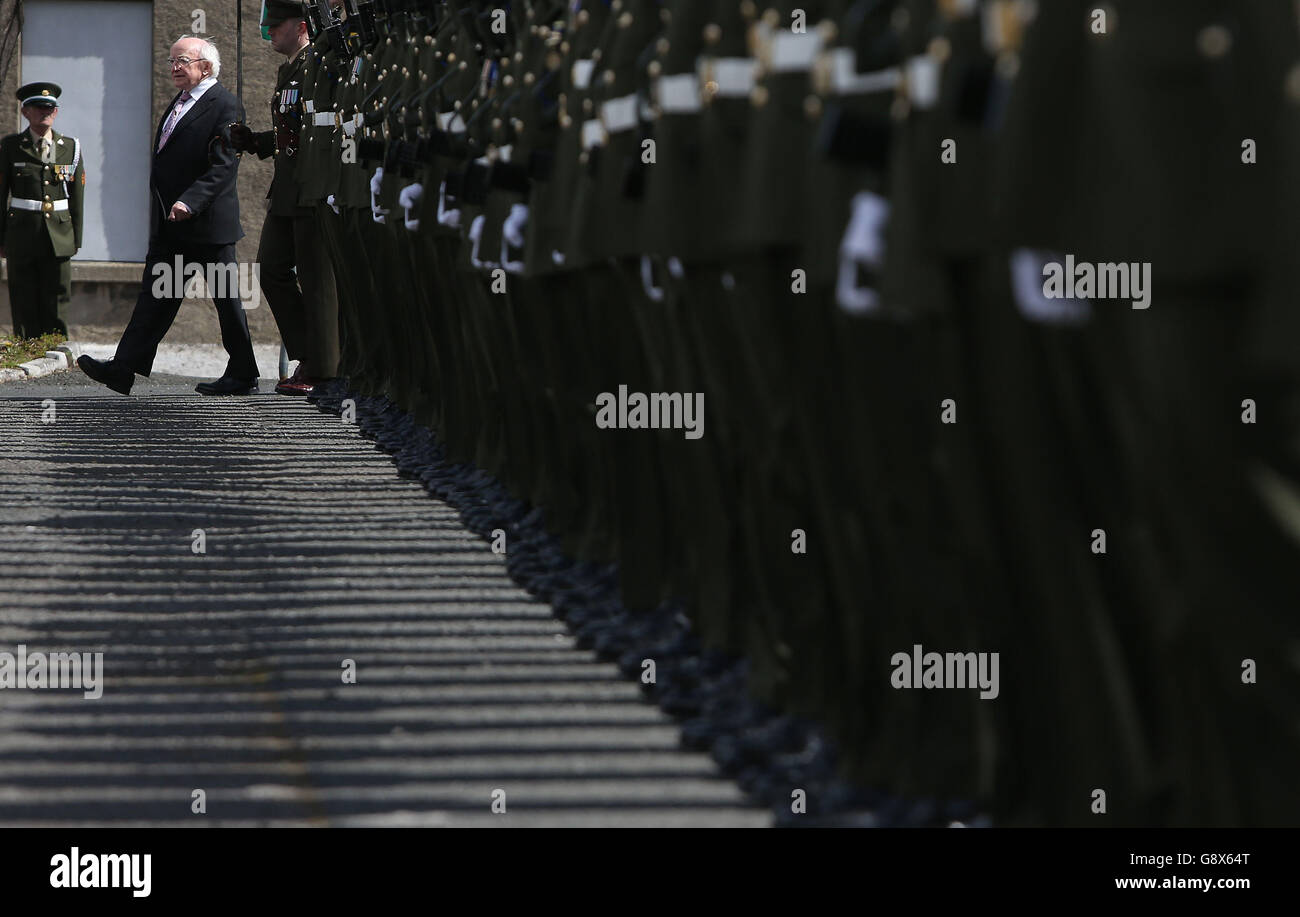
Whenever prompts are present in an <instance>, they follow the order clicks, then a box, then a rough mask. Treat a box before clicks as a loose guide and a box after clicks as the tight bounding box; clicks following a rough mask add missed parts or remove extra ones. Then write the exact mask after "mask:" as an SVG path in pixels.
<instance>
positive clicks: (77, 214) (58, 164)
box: [0, 129, 86, 337]
mask: <svg viewBox="0 0 1300 917" xmlns="http://www.w3.org/2000/svg"><path fill="white" fill-rule="evenodd" d="M49 141H50V144H51V154H50V156H49V160H50V161H49V162H45V161H43V160H42V158H41V154H40V152H39V151H38V148H37V144H36V141H35V139H34V138H33V136H32V133H31V131H30V130H25V131H23V132H22V133H20V134H10V135H9V136H8V137H5V138H4V139H3V140H0V202H2V203H3V204H4V205H5V206H4V208H3V209H0V249H2V250H3V252H4V255H5V257H6V258H7V259H8V262H9V302H10V307H11V309H12V311H13V321H14V333H15V334H16V335H18V336H20V337H35V336H39V335H41V334H47V333H49V332H54V331H58V332H60V333H62V334H67V333H68V328H67V325H65V324H64V321H63V318H62V316H61V315H60V314H59V313H60V306H61V305H62V304H63V303H65V302H67V299H68V295H69V292H70V290H71V281H72V265H71V260H70V259H71V258H72V256H73V255H74V254H76V252H77V250H78V249H79V248H81V227H82V215H83V206H82V201H83V199H84V197H85V190H86V187H85V186H86V171H85V164H84V162H83V157H82V151H81V144H80V143H79V142H78V141H77V139H76V138H75V137H68V136H65V135H63V134H60V133H59V132H58V131H55V130H53V129H51V130H50V132H49Z"/></svg>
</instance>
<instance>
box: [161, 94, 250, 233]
mask: <svg viewBox="0 0 1300 917" xmlns="http://www.w3.org/2000/svg"><path fill="white" fill-rule="evenodd" d="M178 98H180V93H179V92H178V93H177V94H176V95H175V96H173V97H172V101H171V104H170V105H168V106H167V111H166V113H164V115H163V118H162V120H161V121H159V122H158V129H157V130H156V131H155V132H154V137H153V148H154V150H155V151H156V152H155V153H154V156H153V170H152V172H151V174H150V176H149V190H150V205H149V237H150V240H151V242H152V240H153V239H155V238H157V237H158V236H159V234H160V233H161V234H162V236H163V237H164V238H166V239H167V241H168V242H169V243H171V244H170V246H169V247H171V248H173V249H181V248H185V247H186V246H187V245H190V244H199V245H226V244H230V243H233V242H237V241H239V240H240V239H242V238H243V237H244V229H243V227H242V226H241V225H240V224H239V197H238V195H237V194H236V193H235V173H236V171H237V169H238V166H239V163H238V160H237V159H236V158H235V153H234V151H233V150H232V149H231V148H230V145H229V144H228V143H226V144H222V143H220V142H219V141H218V140H217V138H218V136H221V135H223V134H225V131H226V129H227V128H228V126H229V125H230V124H231V123H232V122H235V121H238V122H241V123H242V122H243V120H244V107H243V106H242V105H241V104H240V103H239V100H238V99H236V98H235V97H234V96H233V95H232V94H231V93H230V92H229V91H228V90H226V88H225V87H224V86H222V85H221V84H220V83H215V84H213V85H212V86H211V87H210V88H209V89H208V90H207V91H206V92H204V93H203V95H201V96H200V97H199V100H198V101H197V102H195V103H194V105H193V107H192V108H190V110H189V111H187V112H186V113H185V116H184V117H183V118H181V120H180V121H179V122H178V123H177V125H176V127H175V128H174V129H173V130H172V135H171V137H170V138H169V139H168V140H167V145H166V146H165V147H163V148H162V149H161V150H158V141H159V139H161V137H162V129H163V125H164V124H166V123H167V116H168V114H170V113H171V110H172V106H173V105H175V104H176V100H177V99H178ZM177 201H180V202H181V203H182V204H184V205H185V206H186V207H189V208H190V210H191V211H193V213H194V216H192V217H190V218H189V219H188V220H178V221H176V222H174V223H168V222H167V214H168V213H170V212H171V208H172V204H174V203H175V202H177Z"/></svg>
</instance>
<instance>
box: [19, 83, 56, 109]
mask: <svg viewBox="0 0 1300 917" xmlns="http://www.w3.org/2000/svg"><path fill="white" fill-rule="evenodd" d="M62 94H63V89H62V88H61V87H60V86H59V84H57V83H28V84H27V85H26V86H20V87H19V88H18V92H17V93H15V95H17V96H18V101H19V102H21V103H22V104H23V105H39V106H41V107H42V108H58V107H59V96H60V95H62Z"/></svg>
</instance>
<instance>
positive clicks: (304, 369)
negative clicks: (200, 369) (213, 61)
mask: <svg viewBox="0 0 1300 917" xmlns="http://www.w3.org/2000/svg"><path fill="white" fill-rule="evenodd" d="M305 16H306V12H305V10H304V8H303V5H302V3H298V2H287V0H268V2H267V4H266V13H265V15H264V17H263V19H262V24H263V25H264V26H267V27H268V28H269V29H270V31H271V47H272V48H273V49H274V50H276V51H278V52H279V53H280V54H283V55H284V56H285V57H286V58H288V60H286V61H285V62H284V63H283V64H281V65H280V69H279V71H278V73H277V75H276V84H275V96H274V97H273V99H272V101H271V124H272V129H271V130H269V131H263V132H261V133H257V134H254V133H253V131H252V130H251V129H250V128H249V127H248V126H247V125H236V126H235V127H234V128H233V129H232V130H231V140H232V142H233V144H234V147H235V149H237V150H239V151H241V152H250V151H251V152H254V153H256V154H257V156H258V158H259V159H266V158H268V157H271V156H274V157H275V174H274V177H273V178H272V180H271V190H270V191H269V192H268V194H267V197H268V198H270V200H271V209H270V212H268V213H267V215H266V221H265V223H263V225H262V242H261V245H260V246H259V248H258V253H257V261H258V264H259V265H260V270H261V283H262V290H263V291H264V292H265V293H266V299H267V302H268V303H269V304H270V306H271V312H272V313H274V315H275V322H276V324H277V325H278V326H279V328H280V337H281V338H282V339H283V340H284V346H285V348H286V349H287V350H288V352H289V356H290V357H291V358H292V359H296V360H298V361H299V362H298V368H297V370H296V371H295V372H294V375H293V376H292V377H290V378H289V379H286V380H284V381H282V382H281V383H280V384H279V385H277V386H276V389H275V390H276V391H277V392H279V393H280V394H282V395H308V394H311V392H312V390H313V388H314V386H315V385H316V384H317V383H319V382H322V381H324V380H326V379H331V378H333V377H334V376H335V374H336V373H337V371H338V363H339V330H338V296H337V292H336V290H335V287H334V271H333V269H332V268H331V266H330V260H329V257H328V255H327V252H326V247H325V240H324V238H323V236H322V233H321V231H320V226H319V224H318V223H317V221H316V218H315V211H314V209H313V208H311V207H305V206H301V205H300V203H299V200H298V183H297V182H296V181H295V175H294V173H295V171H296V170H297V166H298V155H299V152H300V151H301V146H302V141H301V138H302V137H304V136H305V132H304V131H303V110H302V109H303V106H302V98H301V97H302V91H303V87H304V83H305V71H306V64H307V54H306V51H307V49H308V47H309V42H308V39H307V23H306V20H305ZM295 267H296V268H297V276H296V277H295V275H294V268H295Z"/></svg>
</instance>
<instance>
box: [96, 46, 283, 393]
mask: <svg viewBox="0 0 1300 917" xmlns="http://www.w3.org/2000/svg"><path fill="white" fill-rule="evenodd" d="M168 65H169V67H170V68H171V75H172V82H173V83H174V84H175V85H176V88H177V90H178V94H177V96H176V98H175V99H173V100H172V104H171V105H170V106H169V107H168V109H167V114H166V116H164V118H163V120H162V123H161V124H160V125H159V127H158V132H157V134H156V135H155V136H154V145H153V150H154V155H153V169H152V171H151V175H150V191H151V195H150V201H149V205H150V206H149V213H150V216H149V253H148V255H147V256H146V257H145V270H144V278H143V280H142V283H141V289H140V297H139V299H137V300H136V304H135V312H134V313H132V315H131V321H130V323H128V325H127V327H126V331H124V332H123V333H122V340H121V341H120V342H119V343H118V345H117V353H116V355H115V356H114V357H113V359H112V360H109V361H108V362H107V363H101V362H100V361H98V360H95V359H92V358H91V357H81V358H80V359H79V360H78V361H77V365H79V366H80V367H81V368H82V370H83V371H84V372H85V373H86V375H88V376H90V377H91V378H92V379H94V380H95V381H96V382H102V383H104V384H105V385H107V386H108V387H109V388H111V389H113V390H114V391H116V392H121V393H122V394H123V395H125V394H129V393H130V391H131V385H132V384H133V383H134V381H135V375H134V374H135V373H139V374H140V375H142V376H148V375H149V372H150V370H151V369H152V368H153V361H154V356H155V355H156V353H157V351H158V343H159V342H160V341H161V340H162V338H163V335H165V334H166V333H167V330H168V329H169V328H170V327H171V325H172V322H173V321H175V319H176V313H177V311H178V310H179V308H180V302H181V298H182V296H183V287H184V280H185V279H186V278H183V277H171V276H169V272H175V265H176V264H177V263H180V264H183V265H190V264H197V265H199V266H200V267H201V268H204V269H206V270H207V274H208V276H215V277H217V278H218V279H221V278H222V277H223V276H224V277H225V278H226V279H230V278H233V277H235V276H236V264H235V243H236V242H237V241H238V240H239V239H240V238H242V237H243V235H244V230H243V227H242V226H241V225H240V222H239V198H238V197H237V196H236V193H235V172H236V169H237V168H238V165H239V163H238V160H237V158H236V156H235V153H234V152H233V150H232V149H231V148H230V144H229V138H228V137H223V131H225V130H228V127H229V125H230V124H232V123H235V122H242V121H243V120H244V108H243V106H242V105H241V104H240V103H239V101H238V100H237V99H236V98H235V97H234V96H233V95H231V94H230V92H228V91H227V90H226V89H225V88H223V87H222V86H221V85H220V84H219V83H218V82H217V74H218V72H219V71H220V67H221V60H220V57H219V55H218V54H217V49H216V48H215V47H214V46H213V45H212V44H211V43H210V42H207V41H204V40H203V39H201V38H181V39H180V40H178V41H177V42H176V43H175V44H174V45H172V48H171V57H170V58H169V60H168ZM212 266H216V267H218V268H220V270H215V271H213V270H211V267H212ZM168 280H169V281H171V282H170V283H168V282H162V281H168ZM232 285H233V284H232ZM213 293H214V294H215V295H214V296H213V302H214V303H215V304H216V307H217V315H218V318H219V320H220V322H221V341H222V344H223V345H225V348H226V353H227V354H229V355H230V359H229V361H228V362H227V364H226V371H225V372H224V373H223V374H222V376H221V378H220V379H217V380H216V381H215V382H201V383H199V385H198V386H197V387H196V391H198V392H199V393H201V394H204V395H247V394H252V393H254V392H256V391H257V376H258V372H257V362H256V360H255V359H254V357H253V345H252V341H251V340H250V338H249V336H248V320H247V318H246V317H245V315H244V310H243V308H242V306H241V305H240V301H239V297H238V291H237V290H232V289H224V290H222V289H218V290H214V291H213ZM223 294H224V295H223Z"/></svg>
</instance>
